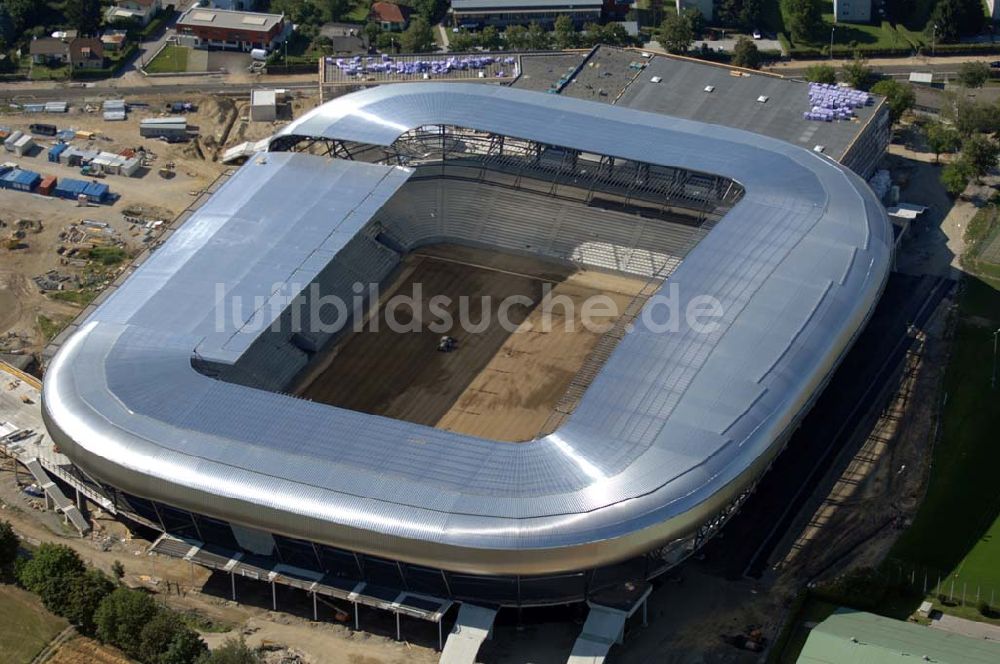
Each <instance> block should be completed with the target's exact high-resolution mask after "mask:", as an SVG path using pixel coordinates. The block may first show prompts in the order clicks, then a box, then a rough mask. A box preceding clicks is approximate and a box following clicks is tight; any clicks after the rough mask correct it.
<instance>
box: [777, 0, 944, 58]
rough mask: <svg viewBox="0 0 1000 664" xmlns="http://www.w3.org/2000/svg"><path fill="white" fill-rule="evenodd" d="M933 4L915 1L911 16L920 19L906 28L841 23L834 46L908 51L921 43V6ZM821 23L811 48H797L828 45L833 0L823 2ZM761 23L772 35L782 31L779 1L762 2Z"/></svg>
mask: <svg viewBox="0 0 1000 664" xmlns="http://www.w3.org/2000/svg"><path fill="white" fill-rule="evenodd" d="M926 2H930V3H931V5H933V2H934V0H917V3H918V7H917V8H916V11H915V12H914V16H915V17H916V15H920V16H921V17H922V18H914V19H913V22H912V23H911V24H908V25H907V26H905V27H904V26H903V25H901V24H900V25H896V26H892V25H890V24H889V23H888V22H887V21H882V22H881V24H879V25H866V24H857V23H840V24H837V25H836V30H834V33H833V43H834V45H836V46H841V47H846V46H851V45H852V44H857V45H858V46H867V47H871V48H911V47H916V46H919V45H921V44H922V43H924V41H925V37H924V36H923V33H922V31H923V25H924V24H925V23H926V22H927V15H928V12H929V11H930V8H929V6H928V7H927V8H926V9H925V8H924V7H923V5H924V4H925V3H926ZM822 6H823V21H824V23H825V26H824V28H823V30H821V31H820V35H819V38H818V39H817V40H816V41H815V42H814V43H812V44H805V43H801V44H796V46H799V47H813V48H822V47H824V46H829V44H830V28H831V27H834V21H833V0H824V1H823V2H822ZM761 22H762V23H763V24H764V25H765V26H766V27H767V28H768V29H769V30H773V31H775V32H783V31H784V20H783V17H782V13H781V0H764V4H763V6H762V8H761Z"/></svg>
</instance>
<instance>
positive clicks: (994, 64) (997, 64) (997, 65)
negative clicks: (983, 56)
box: [990, 60, 1000, 69]
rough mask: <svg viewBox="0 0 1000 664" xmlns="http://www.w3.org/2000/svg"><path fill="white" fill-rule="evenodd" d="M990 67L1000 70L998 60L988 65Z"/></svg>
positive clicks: (999, 61)
mask: <svg viewBox="0 0 1000 664" xmlns="http://www.w3.org/2000/svg"><path fill="white" fill-rule="evenodd" d="M990 67H992V68H993V69H1000V60H994V61H993V62H991V63H990Z"/></svg>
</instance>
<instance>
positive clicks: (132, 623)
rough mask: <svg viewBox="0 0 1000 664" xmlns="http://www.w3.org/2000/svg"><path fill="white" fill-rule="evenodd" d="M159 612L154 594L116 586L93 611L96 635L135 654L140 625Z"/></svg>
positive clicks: (140, 629)
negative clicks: (151, 595)
mask: <svg viewBox="0 0 1000 664" xmlns="http://www.w3.org/2000/svg"><path fill="white" fill-rule="evenodd" d="M158 612H159V608H158V607H157V606H156V603H155V602H154V601H153V598H152V597H150V596H149V595H147V594H146V593H143V592H139V591H137V590H130V589H129V588H117V589H115V591H114V592H112V593H111V594H110V595H108V596H107V597H105V598H104V600H103V601H102V602H101V605H100V606H99V607H97V611H96V612H95V613H94V624H95V625H96V628H97V629H96V630H95V632H96V634H97V638H98V639H99V640H100V641H102V642H103V643H110V644H111V645H113V646H117V647H118V648H121V649H122V650H123V651H124V652H125V654H127V655H129V656H130V657H134V658H137V657H138V656H139V649H140V646H141V643H142V641H141V638H140V637H141V634H142V628H143V627H145V625H146V623H148V622H150V621H151V620H152V619H153V617H154V616H156V614H157V613H158Z"/></svg>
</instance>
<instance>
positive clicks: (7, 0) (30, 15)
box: [0, 0, 45, 41]
mask: <svg viewBox="0 0 1000 664" xmlns="http://www.w3.org/2000/svg"><path fill="white" fill-rule="evenodd" d="M0 4H2V5H3V7H4V8H5V9H6V10H7V13H8V14H10V20H11V23H12V24H13V28H12V29H13V31H14V37H13V38H11V40H10V41H14V40H15V39H17V35H19V34H21V33H22V32H24V31H25V30H27V29H28V28H29V27H31V26H33V25H35V23H36V21H37V16H38V13H39V12H40V11H41V9H42V8H43V7H44V6H45V5H44V3H41V2H36V1H35V0H4V1H3V3H0Z"/></svg>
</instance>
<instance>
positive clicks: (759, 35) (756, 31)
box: [753, 30, 764, 39]
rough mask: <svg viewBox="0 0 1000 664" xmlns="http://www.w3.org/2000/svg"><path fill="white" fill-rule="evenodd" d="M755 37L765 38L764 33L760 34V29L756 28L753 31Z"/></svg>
mask: <svg viewBox="0 0 1000 664" xmlns="http://www.w3.org/2000/svg"><path fill="white" fill-rule="evenodd" d="M753 38H754V39H763V38H764V35H762V34H760V30H754V31H753Z"/></svg>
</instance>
